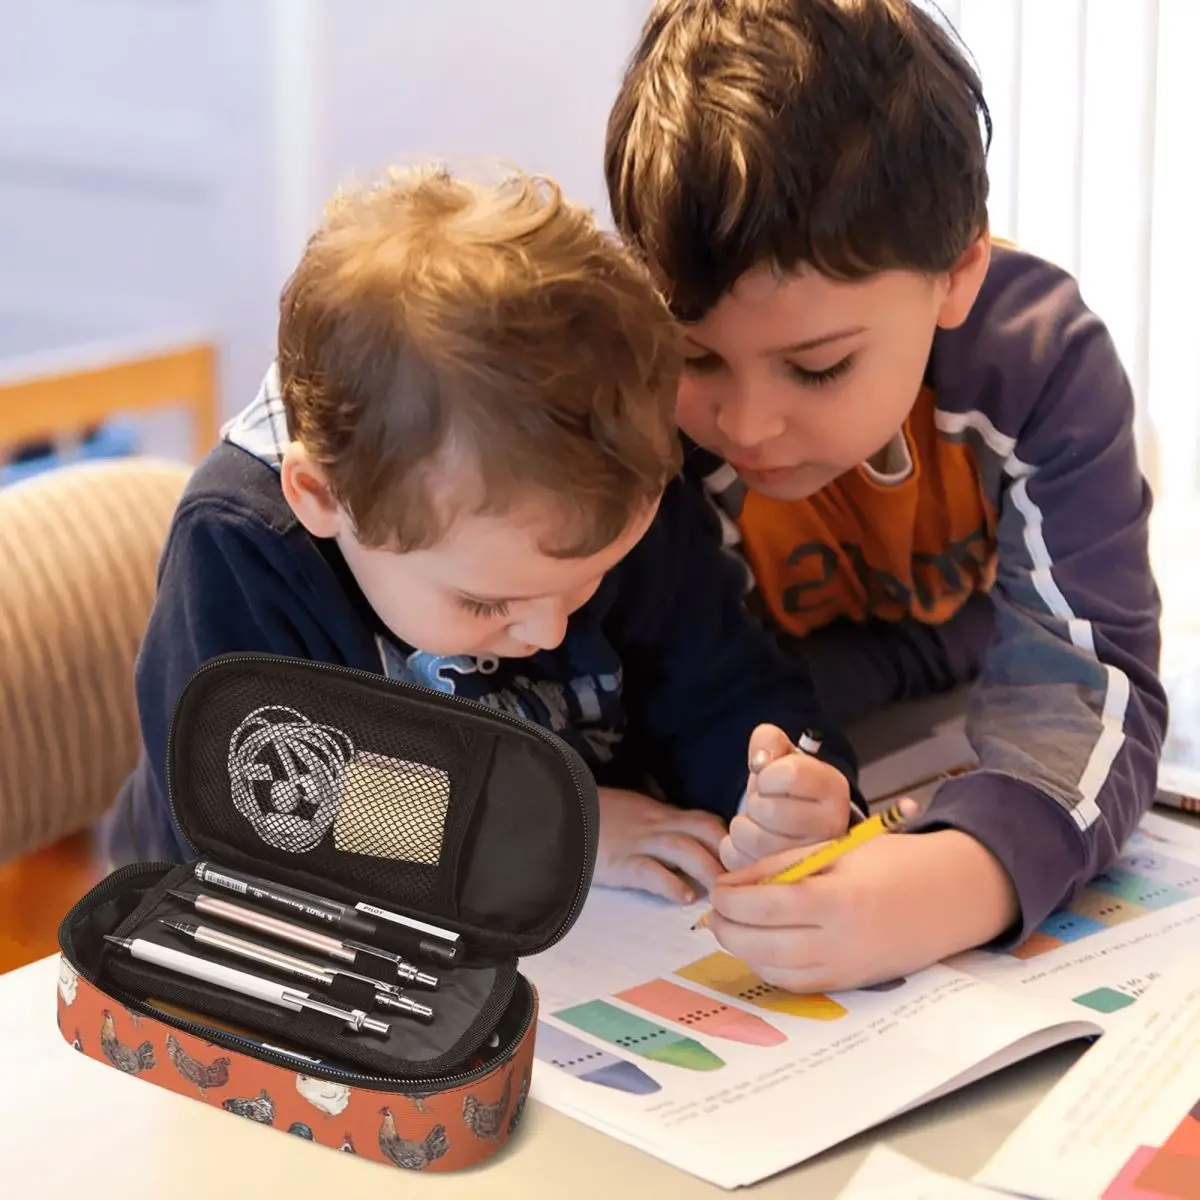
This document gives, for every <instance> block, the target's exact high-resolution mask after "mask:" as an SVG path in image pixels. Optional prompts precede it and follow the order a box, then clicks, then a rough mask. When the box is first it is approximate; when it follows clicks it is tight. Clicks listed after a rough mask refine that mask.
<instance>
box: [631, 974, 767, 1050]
mask: <svg viewBox="0 0 1200 1200" xmlns="http://www.w3.org/2000/svg"><path fill="white" fill-rule="evenodd" d="M617 999H618V1000H623V1001H624V1002H625V1003H626V1004H629V1005H631V1006H632V1007H634V1008H640V1009H642V1010H643V1011H645V1012H648V1013H651V1014H652V1015H653V1016H656V1017H663V1018H664V1019H666V1020H668V1021H678V1022H679V1024H681V1025H686V1026H688V1028H690V1029H695V1030H696V1031H697V1032H698V1033H706V1034H708V1036H709V1037H717V1038H726V1039H727V1040H729V1041H731V1042H743V1043H745V1044H746V1045H748V1046H779V1045H781V1044H782V1043H783V1042H786V1041H787V1035H786V1034H785V1033H784V1032H783V1031H782V1030H781V1029H776V1028H775V1026H774V1025H772V1024H770V1022H768V1021H764V1020H763V1019H762V1017H760V1016H757V1015H755V1014H754V1013H748V1012H744V1011H743V1010H742V1009H740V1008H733V1007H731V1006H730V1005H728V1004H725V1003H723V1002H722V1001H720V1000H714V999H713V998H712V997H711V996H705V995H703V994H702V993H701V992H695V991H693V990H692V989H691V988H685V987H683V986H682V985H680V984H678V983H672V982H671V981H670V980H669V979H652V980H651V981H650V982H649V983H640V984H638V986H637V987H631V988H626V989H625V991H623V992H617Z"/></svg>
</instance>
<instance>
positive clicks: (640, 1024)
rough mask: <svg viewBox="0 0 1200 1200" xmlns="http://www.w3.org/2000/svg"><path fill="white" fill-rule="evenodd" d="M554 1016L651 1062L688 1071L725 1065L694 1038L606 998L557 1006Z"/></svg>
mask: <svg viewBox="0 0 1200 1200" xmlns="http://www.w3.org/2000/svg"><path fill="white" fill-rule="evenodd" d="M554 1016H556V1017H557V1018H558V1019H559V1020H560V1021H566V1023H567V1024H568V1025H574V1026H575V1028H576V1029H582V1030H583V1032H584V1033H590V1034H591V1035H592V1036H593V1037H598V1038H600V1040H601V1041H605V1042H611V1043H612V1044H613V1045H614V1046H619V1047H620V1048H621V1049H622V1050H628V1051H629V1052H630V1053H631V1054H637V1055H640V1056H641V1057H642V1058H648V1059H651V1060H652V1061H653V1062H660V1063H667V1064H669V1065H670V1066H673V1067H683V1068H685V1069H686V1070H689V1071H716V1070H719V1069H720V1068H721V1067H723V1066H724V1065H725V1060H724V1059H722V1058H718V1057H717V1055H715V1054H714V1053H713V1052H712V1051H711V1050H709V1049H708V1047H707V1046H703V1045H701V1044H700V1043H699V1042H698V1041H696V1039H695V1038H690V1037H688V1036H687V1035H686V1034H682V1033H677V1032H676V1031H675V1030H673V1029H667V1028H666V1027H665V1026H663V1025H659V1024H657V1023H656V1022H654V1021H647V1020H645V1018H643V1017H639V1016H637V1015H636V1014H635V1013H631V1012H626V1011H625V1010H624V1009H623V1008H618V1007H617V1006H616V1005H615V1004H609V1003H608V1001H607V1000H589V1001H588V1002H587V1003H586V1004H576V1005H573V1006H572V1007H571V1008H563V1009H559V1011H558V1012H556V1013H554Z"/></svg>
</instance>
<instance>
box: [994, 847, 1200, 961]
mask: <svg viewBox="0 0 1200 1200" xmlns="http://www.w3.org/2000/svg"><path fill="white" fill-rule="evenodd" d="M1197 896H1200V867H1196V866H1194V865H1192V864H1191V863H1188V862H1183V861H1181V860H1180V859H1176V858H1171V857H1169V856H1168V855H1166V854H1163V853H1162V852H1161V851H1160V850H1158V849H1157V848H1156V847H1153V846H1151V845H1149V844H1147V842H1145V841H1144V840H1143V841H1139V842H1138V843H1137V844H1134V845H1131V847H1130V849H1129V850H1128V851H1127V852H1126V853H1125V854H1123V855H1122V856H1121V858H1120V859H1119V860H1118V862H1117V863H1116V865H1115V866H1113V867H1111V868H1110V869H1109V870H1107V871H1106V872H1105V873H1104V874H1103V875H1098V876H1097V877H1096V878H1095V879H1093V880H1092V881H1091V882H1090V883H1089V884H1088V885H1087V886H1086V887H1085V888H1084V889H1083V891H1081V892H1080V893H1079V895H1078V896H1076V898H1075V899H1074V900H1073V901H1072V902H1071V903H1070V904H1069V905H1068V906H1067V907H1066V908H1064V909H1060V910H1059V911H1058V912H1054V913H1051V914H1050V916H1049V917H1047V918H1046V920H1044V921H1043V922H1042V923H1041V924H1040V925H1039V926H1038V927H1037V929H1035V930H1034V931H1033V933H1032V934H1030V936H1029V937H1028V938H1027V939H1026V941H1024V942H1023V943H1022V944H1021V945H1020V946H1017V947H1016V948H1015V949H1013V950H1010V951H1008V952H1007V953H1009V954H1011V955H1012V957H1014V958H1019V959H1031V958H1037V957H1038V956H1039V955H1042V954H1048V953H1050V951H1051V950H1058V949H1059V948H1060V947H1062V946H1066V945H1069V944H1070V943H1072V942H1078V941H1081V940H1082V939H1083V938H1087V937H1092V936H1093V935H1095V934H1097V933H1103V932H1104V931H1105V930H1106V929H1113V928H1115V927H1116V926H1118V925H1125V924H1128V923H1129V922H1131V921H1137V920H1138V919H1139V918H1141V917H1145V916H1148V915H1149V914H1150V913H1153V912H1157V911H1159V910H1161V909H1164V908H1169V907H1170V906H1171V905H1173V904H1179V903H1182V902H1183V901H1185V900H1193V899H1195V898H1196V897H1197Z"/></svg>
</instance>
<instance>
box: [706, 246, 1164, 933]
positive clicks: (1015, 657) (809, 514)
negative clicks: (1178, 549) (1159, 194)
mask: <svg viewBox="0 0 1200 1200" xmlns="http://www.w3.org/2000/svg"><path fill="white" fill-rule="evenodd" d="M1133 417H1134V401H1133V396H1132V393H1131V390H1130V386H1129V382H1128V379H1127V377H1126V375H1125V372H1124V370H1123V368H1122V367H1121V364H1120V361H1119V359H1118V356H1117V353H1116V350H1115V348H1114V346H1113V343H1112V341H1111V339H1110V337H1109V334H1108V332H1107V330H1106V329H1105V327H1104V325H1103V324H1102V323H1101V322H1100V320H1099V319H1098V318H1097V317H1096V316H1095V315H1094V314H1093V313H1092V312H1090V311H1089V310H1088V309H1087V307H1086V306H1085V305H1084V303H1083V300H1082V299H1081V297H1080V294H1079V290H1078V288H1077V286H1076V284H1075V282H1074V280H1072V279H1071V278H1070V277H1069V276H1068V275H1067V274H1065V273H1064V272H1063V271H1061V270H1059V269H1058V268H1056V267H1054V266H1051V265H1050V264H1049V263H1047V262H1045V261H1043V260H1041V259H1039V258H1036V257H1034V256H1032V255H1029V254H1025V253H1022V252H1020V251H1018V250H1015V249H1011V248H1007V247H1002V246H997V247H995V249H994V251H993V258H992V264H991V267H990V268H989V272H988V276H987V279H986V281H985V283H984V286H983V289H982V291H981V293H980V296H979V298H978V300H977V302H976V304H975V306H974V308H973V310H972V313H971V315H970V318H969V319H968V321H967V322H966V323H965V324H964V325H963V326H962V327H961V328H958V329H953V330H939V332H938V334H937V336H936V338H935V341H934V346H933V352H932V355H931V359H930V363H929V367H928V370H927V372H926V381H925V386H924V387H923V388H922V390H921V392H920V394H919V395H918V397H917V400H916V404H915V406H914V407H913V410H912V412H911V414H910V416H909V418H908V420H907V421H906V422H905V425H904V428H903V430H902V433H901V437H900V438H898V439H896V441H895V442H894V443H893V445H892V447H890V456H891V459H892V461H891V462H888V463H886V464H885V467H886V468H887V469H886V471H883V472H881V471H879V470H877V469H873V468H872V467H870V466H867V465H865V464H864V465H862V466H860V467H858V468H856V469H855V470H853V471H850V472H848V473H846V474H845V475H843V476H841V477H840V478H839V479H837V480H835V481H834V482H833V483H831V484H829V485H828V486H827V487H825V488H824V489H822V490H821V491H820V492H818V493H816V494H815V495H813V496H811V497H809V498H807V499H805V500H801V501H780V500H771V499H768V498H766V497H764V496H760V495H757V494H755V493H753V492H749V491H747V490H746V488H745V486H744V485H742V484H741V483H740V482H739V481H738V480H737V477H736V475H735V474H734V472H733V470H732V468H730V467H729V466H728V465H727V464H723V463H721V462H720V460H719V459H717V458H715V457H714V456H712V455H709V454H707V453H706V452H704V451H700V450H693V451H691V452H689V456H688V464H687V468H686V470H687V474H688V475H689V477H691V478H692V479H694V480H696V481H698V482H702V484H703V486H704V488H705V490H706V491H707V492H708V494H709V495H710V497H711V498H712V499H713V500H714V502H715V503H716V504H717V506H718V508H719V509H720V510H721V512H722V517H723V520H724V523H725V528H726V541H727V542H729V543H731V544H733V545H736V546H737V548H738V549H739V550H740V552H741V554H742V556H743V557H744V559H745V561H746V563H747V564H748V566H749V568H750V570H751V572H752V574H753V577H754V583H755V586H756V588H757V596H756V601H757V604H758V606H759V607H760V608H763V609H765V610H766V611H767V612H768V613H769V615H770V618H771V620H772V622H773V623H774V625H775V626H776V627H777V628H778V629H779V630H780V631H782V632H783V633H785V634H789V635H792V636H794V637H801V638H802V637H804V635H806V634H808V633H811V632H812V631H813V630H814V629H818V628H820V627H822V626H825V625H827V624H829V623H830V622H832V621H835V620H837V619H839V618H849V619H850V620H851V621H860V622H861V621H867V620H869V619H872V618H874V619H882V620H884V621H899V620H903V619H913V620H916V621H918V622H923V623H927V624H940V623H942V622H945V621H946V620H948V619H949V618H950V617H951V616H953V615H954V614H955V612H956V611H957V610H958V609H959V608H960V607H961V606H962V605H963V604H964V603H965V602H966V600H967V599H968V598H969V597H970V596H971V595H973V594H975V593H978V592H988V593H989V594H990V596H991V598H992V600H993V602H994V607H995V632H994V635H993V640H992V643H991V645H990V648H989V650H988V654H987V658H986V662H985V664H984V669H983V671H982V674H981V676H980V679H979V681H978V683H977V684H976V685H975V687H974V690H973V693H972V697H971V702H970V704H969V707H968V719H967V733H968V736H969V738H970V740H971V743H972V746H973V747H974V750H975V752H976V754H977V755H978V757H979V760H980V763H981V769H980V770H979V771H977V772H973V773H971V774H969V775H963V776H959V777H957V778H954V779H950V780H947V781H946V782H945V783H943V784H942V786H941V787H940V788H939V790H938V791H937V793H936V795H935V797H934V799H933V801H932V803H931V805H930V808H929V811H928V813H927V814H926V815H924V816H923V817H922V819H921V822H920V823H919V827H920V828H947V827H950V828H957V829H961V830H963V831H965V832H967V833H970V834H972V835H973V836H975V837H976V838H978V840H979V841H981V842H982V843H983V844H984V845H986V846H987V847H988V848H989V849H990V850H991V851H992V852H993V853H994V854H995V855H996V856H997V858H998V859H999V860H1000V862H1001V863H1003V865H1004V866H1005V868H1006V870H1007V871H1008V873H1009V874H1010V876H1011V877H1012V879H1013V881H1014V884H1015V886H1016V889H1017V892H1018V895H1019V897H1020V901H1021V908H1022V920H1021V928H1020V929H1019V930H1015V931H1014V934H1015V936H1016V937H1023V936H1025V935H1026V934H1028V933H1029V932H1031V931H1032V930H1033V929H1034V928H1035V927H1036V926H1037V925H1038V924H1039V923H1040V921H1041V920H1042V919H1043V918H1044V917H1045V916H1047V915H1048V913H1049V912H1050V911H1051V910H1052V909H1053V908H1055V907H1056V906H1058V905H1060V904H1062V903H1064V902H1066V901H1067V900H1068V899H1070V897H1071V896H1072V895H1073V894H1074V892H1075V891H1076V890H1078V889H1079V888H1080V887H1081V886H1082V885H1083V883H1084V882H1085V881H1086V880H1087V879H1088V878H1090V877H1091V876H1093V875H1095V874H1097V873H1098V872H1100V871H1102V870H1104V869H1105V868H1106V867H1107V866H1108V865H1109V864H1110V863H1111V862H1112V861H1113V859H1114V858H1115V857H1116V854H1117V852H1118V850H1119V849H1120V847H1121V845H1122V844H1123V843H1124V842H1125V841H1126V839H1127V838H1128V837H1129V835H1130V834H1131V833H1132V832H1133V829H1134V827H1135V826H1136V825H1137V823H1138V821H1139V820H1140V818H1141V816H1142V815H1143V813H1145V811H1146V810H1147V809H1148V808H1149V807H1150V805H1151V803H1152V801H1153V797H1154V789H1155V779H1156V774H1157V762H1158V754H1159V749H1160V746H1161V743H1162V738H1163V732H1164V727H1165V724H1166V701H1165V698H1164V694H1163V690H1162V687H1161V685H1160V683H1159V680H1158V657H1159V631H1158V617H1159V597H1158V591H1157V588H1156V586H1155V583H1154V578H1153V575H1152V573H1151V569H1150V565H1149V558H1148V546H1147V541H1148V539H1147V520H1148V517H1149V512H1150V504H1151V500H1150V492H1149V488H1148V486H1147V484H1146V482H1145V480H1144V478H1143V477H1142V474H1141V471H1140V469H1139V467H1138V462H1137V452H1136V446H1135V442H1134V436H1133Z"/></svg>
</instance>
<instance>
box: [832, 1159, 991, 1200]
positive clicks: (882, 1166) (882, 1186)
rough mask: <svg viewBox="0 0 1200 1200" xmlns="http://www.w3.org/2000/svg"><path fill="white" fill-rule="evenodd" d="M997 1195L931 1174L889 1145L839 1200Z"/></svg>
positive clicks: (954, 1199)
mask: <svg viewBox="0 0 1200 1200" xmlns="http://www.w3.org/2000/svg"><path fill="white" fill-rule="evenodd" d="M982 1196H991V1197H993V1200H994V1198H995V1192H990V1191H986V1190H985V1189H983V1188H981V1187H976V1186H975V1184H973V1183H965V1182H963V1180H961V1179H953V1178H951V1176H949V1175H943V1174H941V1172H940V1171H931V1170H930V1169H929V1168H928V1167H923V1166H922V1165H921V1164H920V1163H917V1162H913V1160H912V1159H911V1158H907V1157H905V1156H904V1155H903V1154H899V1153H897V1152H896V1151H895V1150H892V1149H890V1148H889V1147H887V1146H876V1147H875V1148H874V1149H873V1150H872V1151H871V1153H870V1154H869V1155H868V1156H867V1161H866V1162H864V1163H863V1165H862V1166H861V1167H859V1169H858V1170H857V1171H856V1172H855V1174H854V1178H853V1179H851V1180H850V1182H849V1183H848V1184H847V1185H846V1186H845V1187H844V1188H843V1189H842V1191H841V1192H839V1193H838V1198H837V1200H978V1198H979V1197H982Z"/></svg>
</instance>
